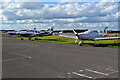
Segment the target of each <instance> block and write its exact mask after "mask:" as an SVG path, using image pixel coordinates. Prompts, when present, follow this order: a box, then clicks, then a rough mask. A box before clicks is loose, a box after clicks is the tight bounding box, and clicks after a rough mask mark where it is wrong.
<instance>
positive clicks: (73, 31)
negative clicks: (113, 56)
mask: <svg viewBox="0 0 120 80" xmlns="http://www.w3.org/2000/svg"><path fill="white" fill-rule="evenodd" d="M73 32H74V34H75V35H76V40H75V43H77V42H78V39H77V38H78V36H79V35H78V33H76V31H75V30H73Z"/></svg>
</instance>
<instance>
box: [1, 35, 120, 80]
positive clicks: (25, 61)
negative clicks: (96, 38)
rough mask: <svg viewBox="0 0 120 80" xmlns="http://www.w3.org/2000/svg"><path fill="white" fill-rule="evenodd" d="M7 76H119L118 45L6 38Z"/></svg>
mask: <svg viewBox="0 0 120 80" xmlns="http://www.w3.org/2000/svg"><path fill="white" fill-rule="evenodd" d="M1 62H2V70H3V71H2V77H3V78H91V79H96V78H118V49H115V48H103V47H92V46H89V47H86V46H78V45H75V44H62V43H50V42H37V41H28V40H17V39H15V38H14V37H10V38H9V37H7V36H6V35H4V36H3V38H2V61H1Z"/></svg>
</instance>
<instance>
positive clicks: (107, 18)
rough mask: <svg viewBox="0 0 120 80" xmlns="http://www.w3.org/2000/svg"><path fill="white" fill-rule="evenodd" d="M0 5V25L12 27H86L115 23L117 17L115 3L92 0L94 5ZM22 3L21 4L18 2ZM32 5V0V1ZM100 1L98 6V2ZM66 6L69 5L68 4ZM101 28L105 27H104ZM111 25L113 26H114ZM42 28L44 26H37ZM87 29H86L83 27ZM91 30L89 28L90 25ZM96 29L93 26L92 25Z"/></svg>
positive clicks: (73, 1) (64, 0)
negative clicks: (18, 25) (18, 24)
mask: <svg viewBox="0 0 120 80" xmlns="http://www.w3.org/2000/svg"><path fill="white" fill-rule="evenodd" d="M4 1H6V2H4V3H1V4H2V5H0V13H1V14H0V16H1V17H0V20H1V21H0V22H2V23H3V24H11V23H12V24H15V23H20V24H21V23H24V24H27V23H31V24H32V25H34V24H36V23H41V24H44V25H47V24H52V25H54V26H61V25H62V26H63V25H67V26H73V25H74V24H75V23H76V24H77V25H78V23H79V24H81V26H82V24H84V23H88V24H89V25H88V26H90V23H91V24H92V23H96V26H97V23H98V24H99V23H101V22H109V24H107V25H106V26H109V25H111V23H117V22H118V16H119V14H120V12H119V10H118V4H119V3H117V0H111V1H110V0H102V1H100V0H93V1H95V2H93V1H92V2H90V1H89V0H86V2H82V0H51V1H54V2H50V1H49V2H47V1H48V0H44V2H43V0H35V2H31V0H16V1H14V2H11V1H13V0H4ZM20 1H21V2H20ZM32 1H33V0H32ZM97 1H99V2H97ZM68 2H69V3H68ZM103 25H104V24H103ZM116 25H117V24H114V25H112V26H116ZM40 26H43V25H40ZM86 26H87V25H86ZM91 26H92V25H91ZM93 26H94V27H95V25H93Z"/></svg>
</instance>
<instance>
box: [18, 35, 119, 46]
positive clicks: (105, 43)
mask: <svg viewBox="0 0 120 80" xmlns="http://www.w3.org/2000/svg"><path fill="white" fill-rule="evenodd" d="M17 39H20V37H17ZM23 39H24V40H29V39H28V38H27V37H23ZM31 40H35V37H33V38H31ZM35 41H41V42H54V43H65V44H77V43H75V39H72V38H67V37H61V36H58V35H52V36H44V37H38V40H35ZM79 41H80V40H78V42H79ZM98 43H100V45H99V46H97V47H108V48H120V40H99V41H98ZM83 46H94V42H93V41H88V40H86V41H84V44H83Z"/></svg>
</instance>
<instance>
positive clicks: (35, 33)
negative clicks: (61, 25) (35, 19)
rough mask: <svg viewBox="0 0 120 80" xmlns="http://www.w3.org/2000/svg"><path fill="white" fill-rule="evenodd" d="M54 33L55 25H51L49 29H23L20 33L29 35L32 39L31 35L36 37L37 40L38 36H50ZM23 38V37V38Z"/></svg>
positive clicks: (25, 35)
mask: <svg viewBox="0 0 120 80" xmlns="http://www.w3.org/2000/svg"><path fill="white" fill-rule="evenodd" d="M52 33H53V27H49V28H48V30H47V31H37V30H36V28H34V29H33V30H30V31H22V32H20V33H19V35H20V37H28V38H29V39H31V37H36V38H35V40H37V39H38V38H37V37H39V36H40V37H42V36H49V35H52ZM21 40H23V38H21Z"/></svg>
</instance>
